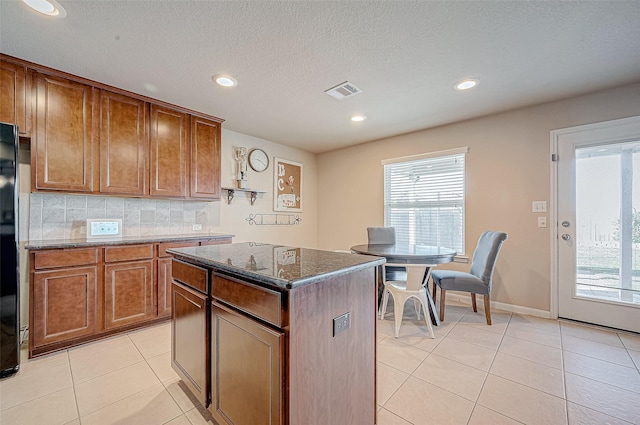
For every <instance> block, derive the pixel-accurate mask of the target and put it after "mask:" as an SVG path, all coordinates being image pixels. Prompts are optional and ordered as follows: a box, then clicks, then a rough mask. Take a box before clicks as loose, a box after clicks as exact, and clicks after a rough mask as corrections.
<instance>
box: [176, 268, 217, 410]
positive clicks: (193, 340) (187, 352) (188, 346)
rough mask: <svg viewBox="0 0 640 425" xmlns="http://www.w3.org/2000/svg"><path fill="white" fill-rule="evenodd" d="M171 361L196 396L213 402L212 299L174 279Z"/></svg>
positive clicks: (200, 399)
mask: <svg viewBox="0 0 640 425" xmlns="http://www.w3.org/2000/svg"><path fill="white" fill-rule="evenodd" d="M171 294H172V308H173V311H174V313H173V319H172V321H171V365H172V367H173V370H175V371H176V373H177V374H178V375H179V376H180V378H181V379H182V381H183V382H184V383H185V384H186V385H187V387H188V388H189V389H190V390H191V392H192V393H193V394H194V395H195V396H196V398H197V399H198V400H199V401H200V402H201V403H202V404H203V405H204V406H206V405H207V404H208V402H209V399H208V397H209V393H210V392H209V391H210V390H209V387H208V383H209V380H208V376H209V370H210V361H209V323H210V322H209V319H208V316H209V301H208V297H207V295H206V294H203V293H201V292H198V291H196V290H194V289H191V288H189V287H187V286H185V285H182V284H180V283H178V282H177V281H174V282H173V286H172V291H171Z"/></svg>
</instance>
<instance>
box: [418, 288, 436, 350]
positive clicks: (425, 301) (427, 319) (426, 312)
mask: <svg viewBox="0 0 640 425" xmlns="http://www.w3.org/2000/svg"><path fill="white" fill-rule="evenodd" d="M419 298H420V304H422V308H423V309H424V322H425V324H426V325H427V330H428V331H429V336H430V337H431V339H434V338H435V337H436V334H435V333H434V332H433V325H432V324H431V315H430V314H429V300H428V299H427V296H426V294H425V293H421V294H420V295H419Z"/></svg>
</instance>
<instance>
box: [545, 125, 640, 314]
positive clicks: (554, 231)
mask: <svg viewBox="0 0 640 425" xmlns="http://www.w3.org/2000/svg"><path fill="white" fill-rule="evenodd" d="M628 124H638V125H640V116H632V117H627V118H620V119H614V120H609V121H602V122H597V123H593V124H585V125H578V126H574V127H567V128H561V129H557V130H551V133H550V144H551V161H552V162H551V192H550V193H551V198H550V202H549V214H550V222H551V235H550V241H549V243H550V245H551V269H550V272H551V276H550V294H549V299H550V302H551V305H550V306H549V307H550V311H549V316H550V318H551V319H557V318H558V310H559V298H560V295H559V291H560V282H559V277H558V275H559V268H560V264H559V261H558V243H559V241H558V236H559V233H560V232H559V229H558V192H559V191H558V161H557V155H558V142H559V140H560V137H561V136H564V135H567V134H572V133H582V132H585V131H594V130H604V129H607V128H610V127H619V126H621V125H628Z"/></svg>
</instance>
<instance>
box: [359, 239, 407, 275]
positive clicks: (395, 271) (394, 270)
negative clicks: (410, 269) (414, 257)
mask: <svg viewBox="0 0 640 425" xmlns="http://www.w3.org/2000/svg"><path fill="white" fill-rule="evenodd" d="M367 238H368V243H369V245H393V244H395V243H396V229H395V227H367ZM384 270H385V275H386V276H385V279H386V280H407V273H406V270H405V268H404V267H401V266H389V267H385V268H384Z"/></svg>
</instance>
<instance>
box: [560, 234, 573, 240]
mask: <svg viewBox="0 0 640 425" xmlns="http://www.w3.org/2000/svg"><path fill="white" fill-rule="evenodd" d="M562 240H565V241H569V240H571V235H569V234H567V233H565V234H564V235H562Z"/></svg>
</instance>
